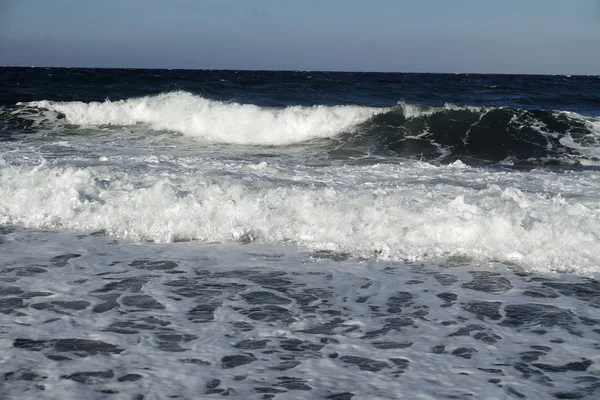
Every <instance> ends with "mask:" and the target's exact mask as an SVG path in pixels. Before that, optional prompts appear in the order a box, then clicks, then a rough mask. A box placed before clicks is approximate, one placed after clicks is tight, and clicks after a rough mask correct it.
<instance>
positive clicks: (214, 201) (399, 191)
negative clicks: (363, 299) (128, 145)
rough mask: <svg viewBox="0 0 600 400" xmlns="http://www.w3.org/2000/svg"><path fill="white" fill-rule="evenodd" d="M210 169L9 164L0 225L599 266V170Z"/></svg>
mask: <svg viewBox="0 0 600 400" xmlns="http://www.w3.org/2000/svg"><path fill="white" fill-rule="evenodd" d="M205 164H206V165H205V168H206V171H207V172H201V171H199V170H197V169H196V168H190V169H189V170H182V171H178V172H168V171H162V172H158V171H157V172H155V173H152V170H151V169H149V172H144V173H141V174H137V175H136V174H134V173H133V172H126V171H127V169H125V170H116V169H114V168H112V169H111V167H109V166H106V167H102V166H99V167H89V168H81V169H77V168H70V167H67V168H65V167H42V168H38V169H33V170H32V169H31V168H30V167H19V168H17V167H12V168H5V169H2V170H1V172H0V223H20V224H24V225H25V226H27V227H34V228H60V229H67V230H85V231H96V230H106V231H107V232H108V233H109V234H112V235H116V236H120V237H128V238H133V239H136V240H153V241H158V242H168V241H173V240H182V239H190V240H202V241H207V242H215V241H247V240H250V241H252V240H259V241H262V242H267V243H285V242H294V243H297V244H299V245H300V246H301V247H303V248H307V249H326V250H332V251H339V252H348V253H350V254H352V255H355V256H362V257H367V258H382V259H407V260H423V259H434V258H436V257H445V256H448V255H457V254H460V255H465V256H468V257H471V258H474V259H478V260H496V261H501V262H509V263H516V264H518V265H522V266H525V267H528V268H532V269H536V270H555V271H572V272H577V273H580V274H586V275H589V274H595V273H597V272H599V271H600V268H599V267H598V265H600V235H599V232H600V207H599V205H598V202H597V198H598V196H600V193H598V192H599V189H598V188H599V187H600V186H599V185H598V184H597V181H598V177H597V176H596V175H594V174H591V175H590V174H584V173H581V174H578V175H572V174H564V175H559V174H553V173H549V172H543V171H532V172H529V173H527V174H525V175H521V174H519V173H511V174H508V173H494V172H486V171H479V170H477V169H473V168H469V167H465V166H463V165H460V164H458V163H455V164H453V165H450V166H446V167H434V166H431V165H428V164H424V163H416V164H415V163H411V164H404V165H396V166H394V165H376V166H363V167H360V166H354V167H350V166H345V167H343V168H339V167H321V168H310V167H302V166H297V168H296V169H295V170H294V169H291V168H287V169H283V168H278V167H277V165H275V166H269V165H267V164H266V163H261V164H258V165H252V164H248V163H233V162H228V163H226V164H222V163H220V162H216V161H214V162H212V163H211V162H209V161H205ZM226 170H228V171H227V172H225V171H226ZM211 171H212V172H211ZM214 171H221V172H220V173H219V174H218V175H215V172H214ZM561 193H569V197H568V198H565V197H563V196H562V195H561Z"/></svg>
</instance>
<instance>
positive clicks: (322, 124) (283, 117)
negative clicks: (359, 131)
mask: <svg viewBox="0 0 600 400" xmlns="http://www.w3.org/2000/svg"><path fill="white" fill-rule="evenodd" d="M19 106H25V107H27V108H38V109H46V110H50V111H54V112H56V113H59V114H58V117H59V118H63V119H64V120H65V122H66V123H68V124H73V125H79V126H83V127H96V126H135V125H140V124H141V125H146V126H148V127H149V128H151V129H155V130H167V131H174V132H178V133H181V134H183V135H186V136H192V137H195V138H197V139H200V140H204V141H207V142H216V143H231V144H244V145H275V146H276V145H288V144H293V143H299V142H304V141H307V140H311V139H318V138H327V137H332V136H336V135H338V134H340V133H342V132H344V131H346V130H348V129H350V128H351V127H353V126H355V125H357V124H359V123H361V122H363V121H365V120H367V119H369V118H371V117H372V116H373V115H376V114H378V113H382V112H385V111H386V110H388V109H386V108H377V107H362V106H353V105H336V106H324V105H315V106H309V107H307V106H289V107H285V108H266V107H259V106H256V105H252V104H239V103H234V102H222V101H215V100H209V99H206V98H203V97H201V96H197V95H194V94H191V93H188V92H183V91H177V92H170V93H163V94H159V95H153V96H145V97H140V98H131V99H126V100H119V101H109V100H106V101H105V102H102V103H99V102H91V103H84V102H79V101H75V102H54V101H48V100H42V101H34V102H29V103H19Z"/></svg>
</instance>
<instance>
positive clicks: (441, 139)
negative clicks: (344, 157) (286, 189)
mask: <svg viewBox="0 0 600 400" xmlns="http://www.w3.org/2000/svg"><path fill="white" fill-rule="evenodd" d="M358 130H359V131H360V132H361V133H362V134H361V135H355V136H353V137H351V138H349V139H348V140H347V141H346V142H345V143H344V145H343V146H341V148H340V149H338V150H337V151H344V150H350V149H352V150H357V149H359V148H363V149H369V151H370V152H371V153H377V152H380V153H387V154H390V153H391V154H395V155H398V156H402V157H418V158H420V159H425V160H438V161H442V162H453V161H455V160H457V159H461V160H462V161H465V162H470V163H477V162H501V161H502V162H504V163H507V164H577V163H586V162H592V163H593V162H598V161H600V118H594V117H586V116H582V115H579V114H577V113H573V112H566V111H551V110H550V111H549V110H528V109H520V108H510V107H468V106H455V105H451V104H447V105H445V106H444V107H427V106H415V105H410V104H400V105H399V107H397V108H396V109H394V110H391V111H389V112H387V113H382V114H378V115H375V116H374V117H373V118H371V119H370V120H369V121H367V122H366V123H363V124H362V125H361V127H360V129H358Z"/></svg>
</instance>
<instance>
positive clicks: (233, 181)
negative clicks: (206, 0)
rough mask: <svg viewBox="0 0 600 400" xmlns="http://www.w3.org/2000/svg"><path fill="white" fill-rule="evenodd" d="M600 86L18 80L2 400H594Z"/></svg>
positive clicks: (4, 105) (3, 281) (498, 81)
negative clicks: (553, 399) (526, 399)
mask: <svg viewBox="0 0 600 400" xmlns="http://www.w3.org/2000/svg"><path fill="white" fill-rule="evenodd" d="M598 279H600V77H598V76H533V75H526V76H520V75H519V76H517V75H470V74H411V73H343V72H316V71H295V72H293V71H289V72H272V71H206V70H202V71H194V70H143V69H76V68H75V69H69V68H65V69H54V68H0V360H1V361H0V398H2V399H135V400H142V399H145V400H152V399H168V398H173V399H220V398H223V397H228V398H246V399H277V400H280V399H337V400H342V399H354V400H358V399H482V398H485V399H504V398H506V399H522V398H529V399H542V398H559V399H579V398H590V399H591V398H598V397H599V396H600V282H599V280H598Z"/></svg>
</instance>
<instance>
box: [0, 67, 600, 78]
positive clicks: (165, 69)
mask: <svg viewBox="0 0 600 400" xmlns="http://www.w3.org/2000/svg"><path fill="white" fill-rule="evenodd" d="M0 68H45V69H50V68H53V69H128V70H163V71H229V72H237V71H248V72H250V71H255V72H327V73H359V74H415V75H416V74H423V75H425V74H430V75H513V76H518V75H529V76H566V77H570V76H585V77H600V73H598V74H583V73H570V74H567V73H542V72H433V71H359V70H335V69H322V70H319V69H262V68H259V69H254V68H182V67H177V68H168V67H90V66H85V67H83V66H69V67H65V66H51V65H39V66H38V65H0Z"/></svg>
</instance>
